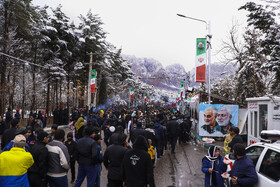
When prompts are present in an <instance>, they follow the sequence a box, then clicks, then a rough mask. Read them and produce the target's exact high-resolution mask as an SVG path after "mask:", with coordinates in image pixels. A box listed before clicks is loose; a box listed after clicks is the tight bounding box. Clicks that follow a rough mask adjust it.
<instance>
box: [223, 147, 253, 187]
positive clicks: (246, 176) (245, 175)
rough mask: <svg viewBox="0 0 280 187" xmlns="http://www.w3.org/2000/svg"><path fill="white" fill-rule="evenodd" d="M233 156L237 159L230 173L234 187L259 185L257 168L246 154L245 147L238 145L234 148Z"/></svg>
mask: <svg viewBox="0 0 280 187" xmlns="http://www.w3.org/2000/svg"><path fill="white" fill-rule="evenodd" d="M233 154H234V156H235V158H237V159H236V160H235V162H234V164H233V166H232V170H231V171H230V172H225V173H229V174H230V176H231V186H232V187H241V186H246V187H253V186H255V185H256V184H257V183H258V175H257V173H256V169H255V166H254V164H253V162H252V160H250V159H249V158H248V157H247V156H246V154H245V146H244V145H242V144H240V143H237V144H235V145H234V147H233Z"/></svg>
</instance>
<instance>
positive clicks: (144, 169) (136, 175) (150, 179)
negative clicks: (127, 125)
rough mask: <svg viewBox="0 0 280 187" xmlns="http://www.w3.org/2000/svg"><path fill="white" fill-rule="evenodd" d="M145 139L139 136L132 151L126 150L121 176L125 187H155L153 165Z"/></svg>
mask: <svg viewBox="0 0 280 187" xmlns="http://www.w3.org/2000/svg"><path fill="white" fill-rule="evenodd" d="M147 150H148V144H147V141H146V138H145V137H144V136H142V135H139V136H138V137H137V138H136V140H135V142H134V144H133V149H131V150H128V151H127V152H126V153H125V155H124V159H123V163H122V176H123V180H124V181H125V183H126V186H127V187H146V186H147V184H149V186H150V187H155V182H154V174H153V163H152V160H151V157H150V155H149V153H147Z"/></svg>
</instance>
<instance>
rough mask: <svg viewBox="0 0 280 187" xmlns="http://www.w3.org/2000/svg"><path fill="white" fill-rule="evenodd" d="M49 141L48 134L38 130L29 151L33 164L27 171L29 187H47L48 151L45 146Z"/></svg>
mask: <svg viewBox="0 0 280 187" xmlns="http://www.w3.org/2000/svg"><path fill="white" fill-rule="evenodd" d="M48 141H49V137H48V133H46V132H45V131H44V130H40V131H39V132H38V135H37V141H36V143H35V144H34V145H33V147H32V148H31V150H30V153H31V154H32V157H33V159H34V164H33V165H32V166H31V167H30V168H29V169H28V180H29V184H30V187H47V179H46V176H47V172H48V155H49V153H48V149H47V148H46V144H47V143H48Z"/></svg>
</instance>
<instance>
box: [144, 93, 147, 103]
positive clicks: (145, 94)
mask: <svg viewBox="0 0 280 187" xmlns="http://www.w3.org/2000/svg"><path fill="white" fill-rule="evenodd" d="M146 101H147V93H144V102H145V103H146Z"/></svg>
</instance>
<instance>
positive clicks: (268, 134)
mask: <svg viewBox="0 0 280 187" xmlns="http://www.w3.org/2000/svg"><path fill="white" fill-rule="evenodd" d="M261 137H262V139H261V140H262V141H265V142H258V143H255V144H252V145H250V146H248V147H247V148H246V155H247V157H248V158H250V159H251V160H252V162H253V164H254V165H255V167H256V172H257V174H258V178H259V182H258V185H257V186H258V187H264V186H267V187H268V186H269V187H276V186H277V187H279V186H280V131H279V130H268V131H262V132H261ZM264 138H265V139H264ZM225 160H227V161H230V162H231V163H230V164H229V165H228V171H229V170H231V168H232V165H233V163H234V156H233V154H229V155H226V156H225ZM229 180H230V179H229Z"/></svg>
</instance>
